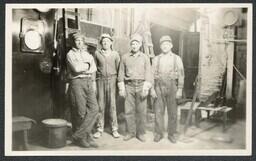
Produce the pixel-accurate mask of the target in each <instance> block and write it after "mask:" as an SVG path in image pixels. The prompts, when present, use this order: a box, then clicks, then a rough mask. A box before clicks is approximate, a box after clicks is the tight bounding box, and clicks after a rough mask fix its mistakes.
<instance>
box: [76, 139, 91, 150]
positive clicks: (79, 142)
mask: <svg viewBox="0 0 256 161" xmlns="http://www.w3.org/2000/svg"><path fill="white" fill-rule="evenodd" d="M73 143H74V144H76V145H78V146H80V147H83V148H89V147H90V144H89V143H88V142H87V141H86V139H73Z"/></svg>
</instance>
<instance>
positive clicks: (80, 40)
mask: <svg viewBox="0 0 256 161" xmlns="http://www.w3.org/2000/svg"><path fill="white" fill-rule="evenodd" d="M75 45H76V48H77V49H82V48H83V47H84V41H83V38H82V37H79V38H77V39H76V40H75Z"/></svg>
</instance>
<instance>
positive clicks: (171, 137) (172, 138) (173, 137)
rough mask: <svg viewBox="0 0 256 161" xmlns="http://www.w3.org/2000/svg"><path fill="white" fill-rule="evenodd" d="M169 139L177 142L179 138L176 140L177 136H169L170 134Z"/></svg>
mask: <svg viewBox="0 0 256 161" xmlns="http://www.w3.org/2000/svg"><path fill="white" fill-rule="evenodd" d="M168 139H169V140H170V141H171V142H172V143H174V144H175V143H176V142H177V140H176V138H175V136H174V135H169V136H168Z"/></svg>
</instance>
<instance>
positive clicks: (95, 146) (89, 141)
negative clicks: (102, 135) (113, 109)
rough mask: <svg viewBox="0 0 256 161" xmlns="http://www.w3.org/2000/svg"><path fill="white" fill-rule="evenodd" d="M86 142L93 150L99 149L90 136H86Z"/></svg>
mask: <svg viewBox="0 0 256 161" xmlns="http://www.w3.org/2000/svg"><path fill="white" fill-rule="evenodd" d="M87 142H88V143H89V145H90V146H91V147H93V148H98V147H99V145H98V144H97V143H96V142H95V141H94V139H93V137H92V136H91V135H88V137H87Z"/></svg>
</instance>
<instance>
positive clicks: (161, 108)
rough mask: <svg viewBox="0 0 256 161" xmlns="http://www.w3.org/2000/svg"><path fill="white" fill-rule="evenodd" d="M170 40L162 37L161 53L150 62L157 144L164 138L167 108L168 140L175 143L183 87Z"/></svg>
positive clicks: (176, 56)
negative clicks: (179, 102)
mask: <svg viewBox="0 0 256 161" xmlns="http://www.w3.org/2000/svg"><path fill="white" fill-rule="evenodd" d="M172 47H173V44H172V39H171V37H170V36H167V35H166V36H162V37H161V39H160V48H161V50H162V53H161V54H159V55H158V56H156V57H155V58H154V59H153V62H152V71H153V75H154V87H152V88H151V91H150V94H151V96H152V97H153V98H155V99H156V100H155V103H154V111H155V136H154V141H155V142H159V141H160V140H161V139H162V138H163V137H164V127H165V126H164V113H165V107H166V106H167V113H168V139H169V140H170V141H171V142H172V143H176V138H175V136H174V134H175V133H176V129H177V103H176V99H178V98H181V96H182V89H183V85H184V69H183V63H182V60H181V58H180V57H179V56H178V55H176V54H174V53H173V52H172Z"/></svg>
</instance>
